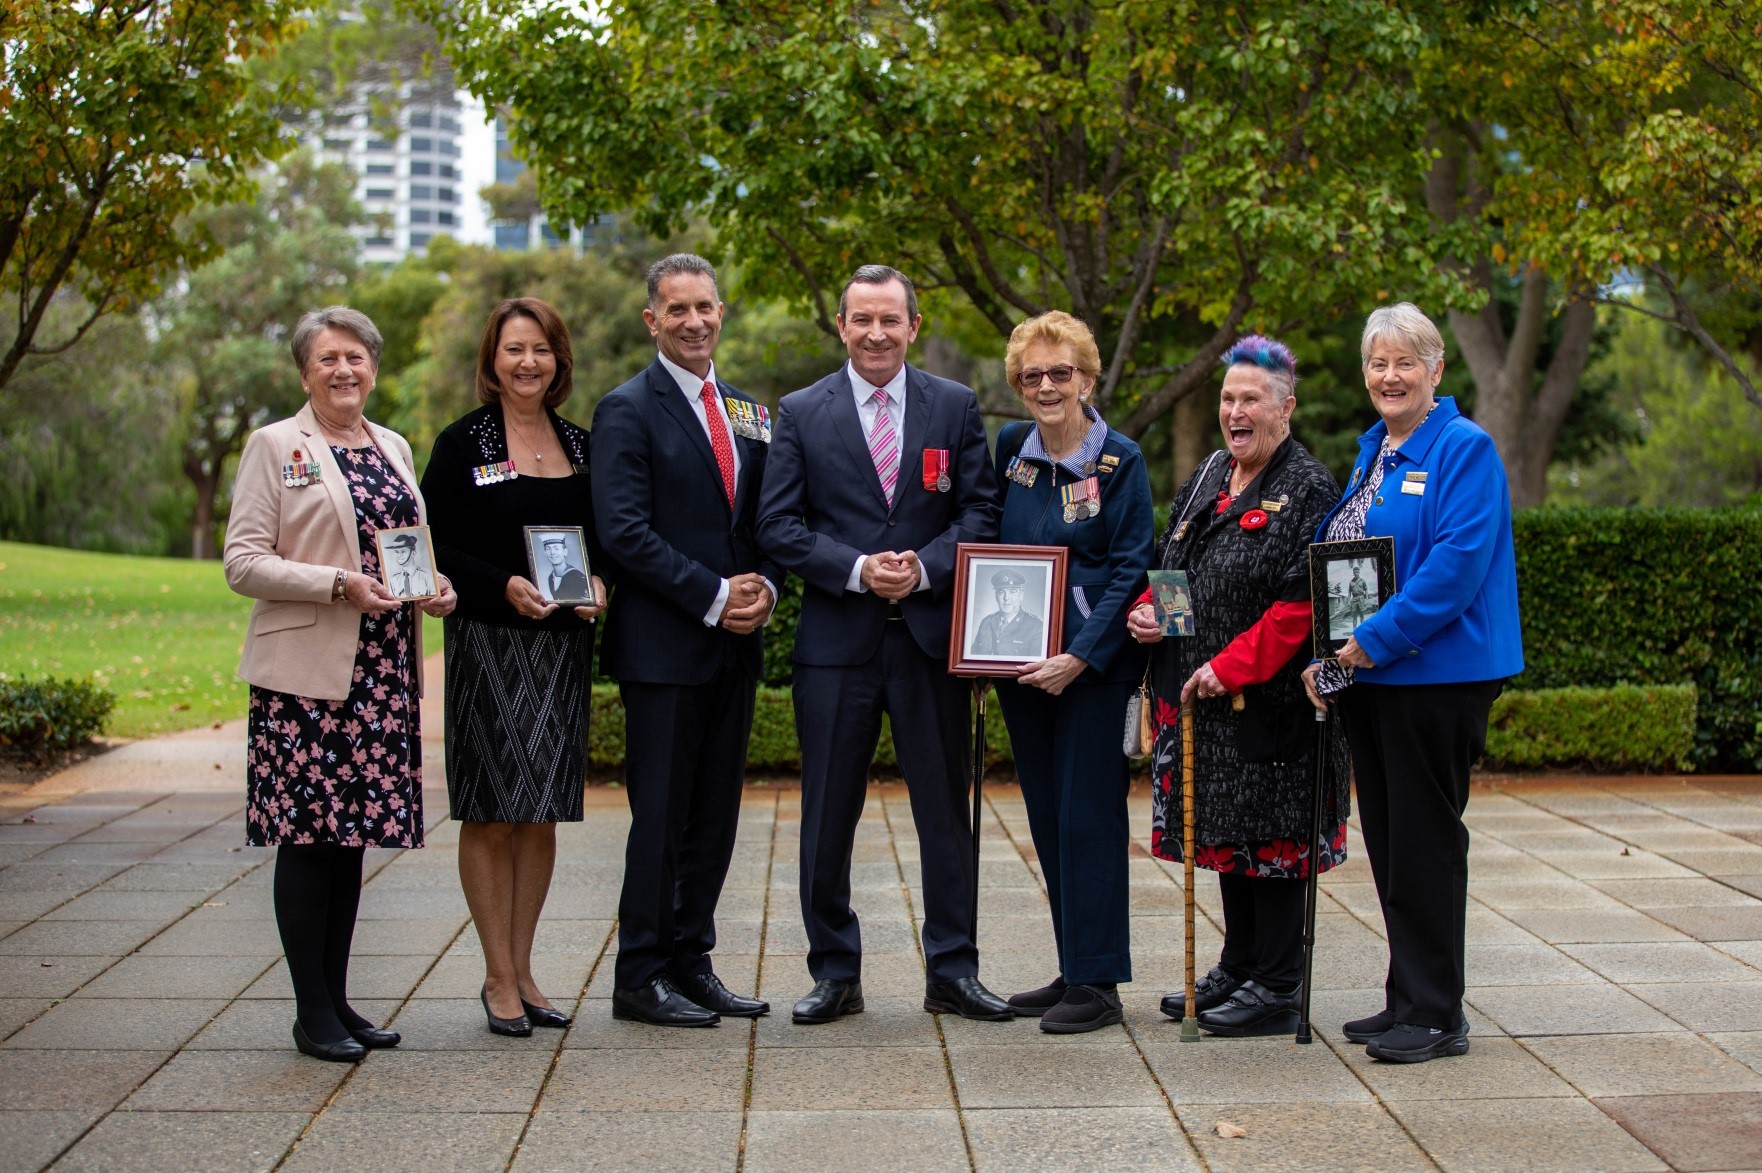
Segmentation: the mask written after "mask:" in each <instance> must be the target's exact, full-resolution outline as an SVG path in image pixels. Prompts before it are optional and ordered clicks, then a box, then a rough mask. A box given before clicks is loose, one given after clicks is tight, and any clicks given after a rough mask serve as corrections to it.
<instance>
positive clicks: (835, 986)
mask: <svg viewBox="0 0 1762 1173" xmlns="http://www.w3.org/2000/svg"><path fill="white" fill-rule="evenodd" d="M862 1012H863V983H862V982H860V981H858V982H844V981H839V980H838V979H837V978H821V979H820V980H819V981H817V982H815V983H814V988H813V989H811V990H809V991H808V996H807V997H805V998H803V999H802V1000H801V1001H799V1002H797V1003H796V1004H795V1010H794V1011H792V1012H791V1014H790V1017H791V1018H793V1019H794V1020H795V1021H796V1022H798V1023H800V1024H801V1025H802V1026H818V1025H820V1024H821V1023H827V1022H836V1021H838V1020H839V1019H840V1018H842V1017H844V1016H845V1015H846V1014H861V1013H862Z"/></svg>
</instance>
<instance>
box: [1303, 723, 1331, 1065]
mask: <svg viewBox="0 0 1762 1173" xmlns="http://www.w3.org/2000/svg"><path fill="white" fill-rule="evenodd" d="M1327 784H1328V713H1327V710H1326V709H1317V710H1316V711H1315V797H1314V799H1313V802H1312V804H1311V807H1310V815H1309V885H1308V887H1307V889H1306V890H1305V895H1304V902H1303V1012H1302V1015H1301V1016H1300V1018H1299V1019H1298V1022H1297V1041H1298V1042H1299V1043H1307V1042H1309V1041H1310V1033H1309V989H1310V987H1311V986H1313V985H1314V984H1315V906H1316V902H1317V901H1318V900H1319V899H1320V898H1321V833H1322V792H1323V791H1324V790H1325V789H1326V788H1327Z"/></svg>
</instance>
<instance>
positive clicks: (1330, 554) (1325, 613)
mask: <svg viewBox="0 0 1762 1173" xmlns="http://www.w3.org/2000/svg"><path fill="white" fill-rule="evenodd" d="M1394 594H1395V539H1394V538H1387V537H1384V538H1356V539H1353V540H1351V541H1345V542H1315V543H1313V544H1311V545H1310V547H1309V608H1310V622H1311V625H1312V632H1313V634H1314V638H1315V655H1316V658H1317V659H1318V660H1332V659H1334V658H1335V657H1336V656H1338V655H1339V653H1340V649H1341V648H1343V647H1345V646H1346V641H1347V640H1349V639H1351V638H1352V632H1353V630H1354V629H1355V628H1357V626H1358V625H1359V624H1360V623H1363V622H1364V621H1365V620H1366V619H1368V618H1370V617H1371V616H1372V615H1374V614H1376V612H1377V610H1378V609H1379V608H1381V607H1382V605H1383V604H1384V603H1387V602H1388V601H1389V599H1390V598H1391V597H1392V596H1393V595H1394Z"/></svg>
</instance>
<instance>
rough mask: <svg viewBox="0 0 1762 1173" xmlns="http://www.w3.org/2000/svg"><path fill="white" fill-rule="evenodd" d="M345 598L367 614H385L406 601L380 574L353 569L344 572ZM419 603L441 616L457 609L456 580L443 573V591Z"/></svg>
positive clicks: (441, 580) (356, 608) (438, 617)
mask: <svg viewBox="0 0 1762 1173" xmlns="http://www.w3.org/2000/svg"><path fill="white" fill-rule="evenodd" d="M343 601H344V602H345V603H347V604H348V605H349V606H351V607H353V608H355V610H357V611H360V612H363V613H364V614H367V615H384V614H385V613H386V612H387V611H396V610H397V609H398V608H399V607H401V606H403V603H404V600H402V599H400V598H398V596H396V595H394V594H392V592H391V588H389V587H387V586H386V585H385V584H384V583H383V582H380V581H379V580H378V579H377V578H374V577H373V576H371V575H367V574H357V573H355V572H354V571H352V570H351V571H349V572H347V573H346V574H345V575H344V576H343ZM416 605H417V606H418V607H421V608H422V610H423V611H425V612H426V613H428V614H430V615H433V616H434V617H435V618H436V619H440V618H442V617H444V616H447V615H451V614H452V613H453V608H454V607H457V606H458V605H459V596H458V594H457V593H456V592H455V591H454V590H453V584H452V582H451V581H449V580H448V578H447V576H446V575H444V574H443V575H441V576H440V594H438V595H436V596H434V597H433V598H432V599H422V600H420V601H418V602H417V604H416Z"/></svg>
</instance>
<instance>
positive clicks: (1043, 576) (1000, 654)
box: [948, 542, 1069, 676]
mask: <svg viewBox="0 0 1762 1173" xmlns="http://www.w3.org/2000/svg"><path fill="white" fill-rule="evenodd" d="M1068 557H1069V551H1068V550H1066V549H1065V547H1063V546H1000V545H990V544H985V543H977V542H962V543H961V544H960V545H959V546H957V547H956V548H955V567H954V575H955V589H954V625H953V626H954V629H953V632H952V634H951V636H950V638H949V643H948V670H949V671H950V672H952V673H953V674H954V675H956V676H1014V675H1015V674H1016V670H1017V669H1019V668H1021V667H1022V666H1023V665H1024V664H1032V663H1035V662H1036V661H1039V660H1044V659H1046V658H1047V657H1048V656H1053V655H1056V654H1057V653H1058V650H1059V648H1060V646H1061V638H1062V636H1063V634H1064V632H1063V628H1064V605H1063V603H1064V592H1065V569H1066V561H1067V559H1068Z"/></svg>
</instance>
